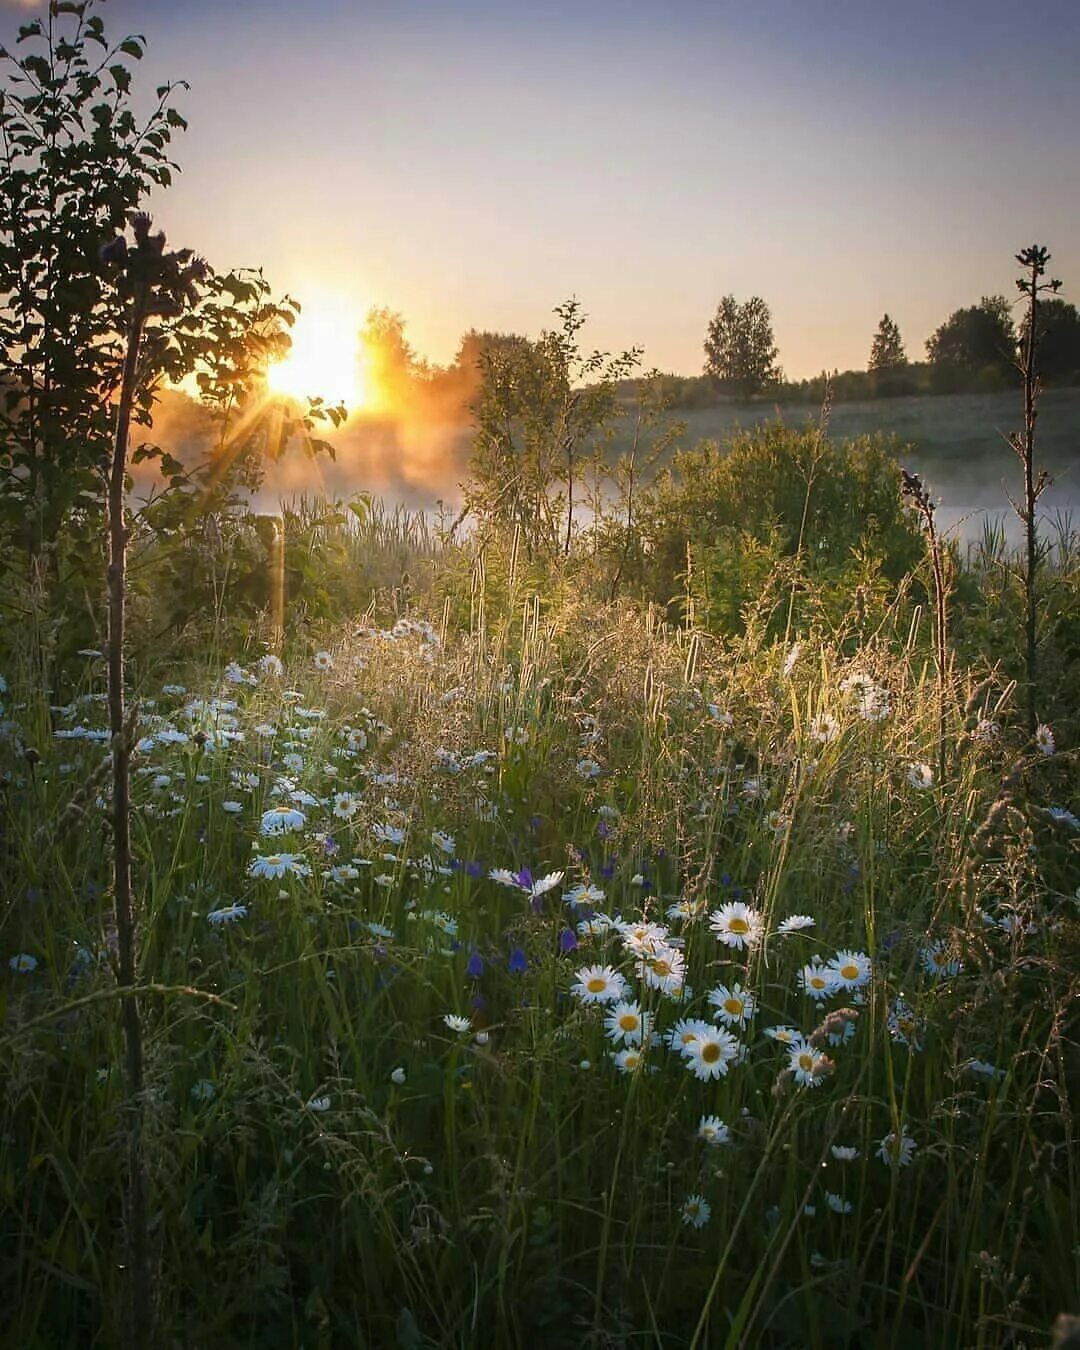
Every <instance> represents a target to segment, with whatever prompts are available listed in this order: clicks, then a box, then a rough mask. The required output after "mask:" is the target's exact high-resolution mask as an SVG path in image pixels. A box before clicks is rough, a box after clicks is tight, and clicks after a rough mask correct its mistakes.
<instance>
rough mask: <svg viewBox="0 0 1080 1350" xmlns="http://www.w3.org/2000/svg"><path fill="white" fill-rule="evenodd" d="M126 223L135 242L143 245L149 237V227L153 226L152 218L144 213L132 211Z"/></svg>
mask: <svg viewBox="0 0 1080 1350" xmlns="http://www.w3.org/2000/svg"><path fill="white" fill-rule="evenodd" d="M128 223H129V224H130V225H131V232H132V234H134V236H135V242H136V243H137V244H144V243H145V242H146V240H147V239H148V238H149V237H150V226H151V225H152V224H153V219H152V217H151V216H150V215H149V214H148V213H147V212H146V211H133V212H132V213H131V215H130V216H129V217H128Z"/></svg>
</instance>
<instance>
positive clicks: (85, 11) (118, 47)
mask: <svg viewBox="0 0 1080 1350" xmlns="http://www.w3.org/2000/svg"><path fill="white" fill-rule="evenodd" d="M93 9H94V4H93V0H89V3H85V4H67V5H56V4H53V5H50V7H49V9H48V13H47V15H46V17H45V18H43V19H34V20H32V21H31V22H30V23H28V24H25V25H23V26H22V27H21V28H20V30H19V44H20V46H22V45H23V44H25V46H26V48H27V51H26V54H24V55H22V54H12V53H8V52H6V51H5V52H4V53H3V54H2V59H3V63H4V69H5V76H4V81H5V82H4V87H3V89H2V90H0V155H2V160H0V362H2V372H3V376H2V384H3V393H2V402H3V406H2V411H0V444H2V450H3V457H2V459H0V512H2V523H3V524H4V526H5V527H6V528H7V529H9V530H11V531H12V532H13V533H14V536H15V538H16V539H17V540H18V543H19V546H20V547H22V548H24V549H26V550H28V551H29V552H31V553H33V554H35V555H40V554H41V553H42V551H43V550H44V549H46V548H47V547H51V546H53V545H55V543H56V541H57V539H58V535H59V533H60V530H61V528H62V527H63V526H65V525H68V524H70V525H71V526H72V528H74V529H78V528H79V524H80V522H82V528H83V534H84V537H85V536H88V535H89V534H91V533H92V531H93V530H94V529H96V519H97V515H98V513H99V512H100V508H101V503H102V482H103V473H104V470H105V467H106V465H107V463H108V459H109V449H110V443H111V442H110V436H111V423H112V412H111V409H110V400H111V398H112V397H113V395H114V394H115V392H116V390H117V388H118V386H119V381H120V366H121V360H122V342H121V334H122V333H123V318H122V312H121V308H120V306H119V304H118V301H117V299H116V297H115V296H114V295H113V293H112V292H111V289H110V288H109V287H108V286H107V285H106V284H105V282H104V280H103V276H102V268H101V265H100V263H99V260H98V250H99V248H100V246H101V245H102V243H103V242H104V241H105V240H106V239H108V238H110V237H111V236H112V235H113V234H115V233H116V231H117V230H119V229H122V228H123V227H124V225H125V224H126V220H127V215H128V213H129V211H131V210H132V209H134V208H135V207H137V206H138V204H139V203H140V201H141V200H142V199H143V197H144V196H146V194H147V193H149V192H150V191H151V189H153V188H160V187H165V186H167V185H168V183H169V182H170V180H171V176H172V172H173V170H174V168H175V165H174V164H173V163H172V161H171V160H170V159H169V157H168V149H169V143H170V141H171V139H172V136H173V133H174V131H176V130H178V129H182V128H183V127H184V126H185V122H184V119H183V118H182V117H181V116H180V114H179V113H178V112H177V111H176V110H175V109H174V108H173V107H172V106H171V98H172V94H173V90H174V86H173V85H168V84H166V85H162V86H161V87H160V88H159V89H158V90H157V93H156V96H155V99H154V101H153V103H152V104H151V107H150V111H149V113H148V114H147V115H146V116H145V117H143V118H141V119H140V118H139V117H137V116H136V113H135V111H134V100H133V93H132V70H133V65H134V63H135V62H137V61H139V60H140V59H141V58H142V55H143V50H144V45H145V44H144V40H143V39H142V38H140V37H125V38H124V39H123V40H122V41H120V42H118V43H111V42H110V41H109V40H108V39H107V38H106V36H105V31H104V25H103V23H102V20H101V19H100V17H99V16H98V15H97V14H95V13H93ZM149 399H150V392H149V390H148V389H147V388H146V387H145V386H144V387H143V388H141V389H140V391H139V396H138V408H137V411H138V414H139V415H140V416H141V417H142V418H143V419H145V418H146V416H147V415H148V411H149ZM88 512H89V514H88Z"/></svg>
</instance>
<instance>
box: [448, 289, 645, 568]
mask: <svg viewBox="0 0 1080 1350" xmlns="http://www.w3.org/2000/svg"><path fill="white" fill-rule="evenodd" d="M555 314H556V315H557V316H558V318H559V319H560V320H561V323H560V326H559V327H558V328H555V329H551V330H546V331H544V332H542V333H541V334H540V336H539V338H537V339H536V340H535V341H532V340H530V339H528V338H518V337H509V338H506V339H500V340H498V341H495V342H487V343H483V344H481V347H480V353H479V360H480V375H481V385H480V392H479V395H478V397H477V400H476V402H475V404H474V405H473V407H472V414H473V418H474V420H475V423H476V434H475V436H474V439H473V453H472V458H471V460H470V463H469V469H470V481H469V483H468V484H467V485H466V488H465V512H466V513H470V514H472V515H474V516H476V518H477V519H478V520H479V521H480V522H481V524H482V525H484V526H487V527H488V528H494V529H498V528H500V527H509V528H511V529H516V530H517V531H518V532H519V534H520V538H521V540H522V542H523V544H524V546H525V550H526V553H527V554H528V556H529V557H530V558H531V557H533V556H534V555H536V554H538V553H539V554H541V555H544V554H546V555H549V556H554V555H556V554H557V553H558V552H559V551H563V552H569V549H570V543H571V539H572V536H573V525H574V509H575V498H574V494H575V490H576V488H577V486H578V484H579V483H580V475H581V461H582V458H583V457H584V456H585V455H586V454H587V453H588V452H589V451H590V450H593V451H595V449H596V447H597V444H598V442H599V441H600V440H602V438H603V437H604V436H605V435H606V434H608V432H609V431H610V428H611V425H612V422H613V421H614V419H615V417H616V416H617V415H618V407H617V403H616V395H617V392H618V383H619V381H620V380H622V379H625V378H626V377H627V376H628V375H629V374H630V373H631V371H633V370H634V368H635V367H636V366H637V365H638V364H639V362H640V359H641V353H640V351H639V350H637V349H636V348H632V349H630V350H629V351H625V352H622V353H621V354H620V355H619V356H614V357H613V356H610V355H608V353H606V352H599V351H594V352H583V351H582V350H581V347H580V345H579V338H578V334H579V333H580V331H581V329H582V327H583V326H584V324H585V319H586V316H585V314H584V312H583V311H582V308H581V305H580V303H579V302H578V301H577V300H568V301H566V303H565V304H562V305H559V306H558V307H557V308H556V309H555ZM564 521H565V524H564V523H563V522H564Z"/></svg>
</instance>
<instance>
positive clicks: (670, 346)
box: [0, 0, 1080, 378]
mask: <svg viewBox="0 0 1080 1350" xmlns="http://www.w3.org/2000/svg"><path fill="white" fill-rule="evenodd" d="M28 7H29V8H32V7H33V0H0V39H2V40H5V41H8V40H10V37H11V36H12V35H13V33H14V29H15V26H16V23H17V22H18V21H20V20H24V19H25V16H26V14H27V12H28ZM100 13H101V14H102V17H103V18H104V20H105V24H106V29H107V32H108V33H109V35H110V36H114V37H117V38H118V37H120V36H121V35H122V31H121V30H123V33H127V32H137V33H142V34H144V35H145V36H146V38H147V40H148V51H147V56H146V59H145V61H144V62H143V63H142V71H141V74H140V75H139V76H138V80H139V82H140V86H141V87H142V88H143V89H145V90H152V89H153V87H154V86H155V85H157V84H158V83H161V82H163V81H164V80H167V79H183V80H186V81H188V83H189V85H190V89H189V90H187V91H184V90H179V91H178V92H177V97H176V106H177V107H178V108H179V110H180V111H181V112H182V113H183V114H184V115H185V116H186V117H187V118H188V120H189V122H190V129H189V131H188V132H187V133H185V134H183V135H181V136H180V137H179V138H178V139H177V140H176V141H175V142H174V145H173V150H174V157H175V158H176V159H177V160H178V162H179V163H180V166H181V168H182V170H183V172H182V174H181V175H180V177H179V178H178V179H177V182H176V184H175V186H174V187H173V188H172V189H171V190H170V191H169V192H168V193H166V194H164V195H163V196H162V197H161V198H160V199H159V200H158V201H156V202H155V204H154V205H155V212H156V216H157V219H158V222H159V223H160V224H161V225H162V226H164V227H165V228H166V230H167V231H168V234H169V237H170V242H171V243H172V244H174V245H176V246H179V245H181V244H183V245H187V246H190V247H194V248H196V249H198V250H199V251H200V252H202V253H204V254H205V255H206V257H207V258H208V259H209V260H210V262H211V263H212V264H213V265H214V266H215V267H217V268H218V269H219V270H223V269H227V268H229V267H233V266H250V265H254V266H261V267H263V268H264V269H265V271H266V274H267V276H268V278H269V279H270V281H271V283H272V285H273V286H274V288H275V289H276V290H278V291H288V292H290V293H291V294H293V295H295V296H296V297H297V298H298V299H300V301H301V302H302V303H304V304H305V305H306V306H307V307H309V308H310V309H311V310H313V311H314V310H316V309H319V308H326V307H331V308H334V309H336V310H338V311H344V312H347V313H350V314H353V313H354V314H355V316H356V323H357V326H359V324H360V322H361V321H362V319H363V316H364V314H365V312H366V310H367V308H368V307H369V306H370V305H373V304H379V305H387V306H389V307H390V308H391V309H394V310H397V311H399V312H400V313H402V314H403V315H404V316H405V319H406V321H407V324H408V335H409V338H410V340H411V342H412V344H413V346H414V347H415V348H416V349H417V350H418V351H419V352H420V353H422V354H423V355H425V356H427V357H428V358H430V359H431V360H433V361H436V362H439V363H447V362H449V361H450V360H451V359H452V358H453V355H454V352H455V350H456V348H457V345H458V341H459V338H460V336H461V334H462V332H464V331H465V330H466V329H468V328H473V327H475V328H479V329H490V330H499V331H516V332H525V333H530V334H535V333H536V332H538V331H539V330H540V329H541V328H543V327H545V326H550V325H551V324H552V323H553V319H552V313H551V311H552V309H553V307H554V306H555V305H557V304H559V303H560V302H561V301H563V300H565V299H567V298H568V297H570V296H572V295H573V296H577V297H578V298H579V299H580V300H581V301H582V303H583V305H584V308H585V310H586V312H587V313H588V314H589V316H590V322H589V325H588V328H587V329H586V332H585V340H586V342H587V344H588V345H589V346H590V347H599V348H602V349H605V350H612V351H616V350H621V349H624V348H627V347H630V346H642V347H644V348H645V360H646V364H647V365H648V366H656V367H659V368H660V369H664V370H674V371H677V372H679V373H682V374H688V375H690V374H697V373H699V372H700V370H701V366H702V361H703V354H702V342H703V338H704V334H705V329H706V326H707V324H708V321H709V319H710V318H711V317H712V315H713V313H714V312H715V309H716V305H717V303H718V301H719V300H720V298H721V296H723V295H725V294H727V293H729V292H730V293H734V294H735V295H736V297H737V298H739V299H740V300H741V299H746V298H748V297H749V296H751V295H755V294H757V295H761V296H763V297H764V298H765V299H766V301H767V302H768V304H769V306H770V308H771V311H772V315H773V322H774V329H775V333H776V340H777V344H778V346H779V348H780V363H781V365H782V366H783V368H784V371H785V373H786V374H787V375H788V376H789V377H791V378H802V377H806V376H810V375H814V374H816V373H818V372H819V371H820V370H822V369H823V368H828V369H832V368H834V367H836V368H839V369H847V368H862V367H864V366H865V364H866V359H867V355H868V353H869V348H870V342H871V338H872V336H873V332H874V330H875V328H876V326H877V323H878V320H879V319H880V317H881V315H882V313H883V312H885V311H887V312H888V313H889V314H890V315H892V317H893V318H894V319H895V320H896V321H897V322H898V323H899V325H900V329H901V332H902V334H903V337H904V340H905V342H906V345H907V349H908V353H909V355H910V356H911V357H912V358H913V359H919V358H921V357H922V356H923V352H924V345H923V344H924V343H925V340H926V338H927V337H928V336H929V335H930V333H931V332H932V331H933V330H934V329H935V328H936V327H937V326H938V325H939V324H940V323H941V322H942V321H943V320H944V319H945V318H946V317H947V316H948V315H949V313H951V312H952V311H953V310H954V309H956V308H959V307H960V306H963V305H968V304H974V303H976V302H977V301H978V299H979V298H980V296H982V295H984V294H992V293H1004V294H1008V295H1009V296H1010V298H1012V297H1013V296H1014V295H1015V287H1014V277H1015V275H1016V274H1017V270H1018V269H1017V267H1016V265H1015V263H1014V261H1013V255H1014V254H1015V253H1016V252H1017V251H1018V250H1019V249H1020V248H1021V247H1023V246H1024V245H1026V244H1030V243H1034V242H1040V243H1045V244H1047V245H1048V246H1049V247H1050V249H1051V252H1052V254H1053V264H1052V269H1051V270H1052V272H1053V274H1054V275H1055V276H1060V277H1061V278H1062V279H1063V281H1064V282H1065V292H1064V293H1065V295H1066V297H1067V298H1070V299H1073V300H1074V301H1076V300H1078V299H1080V134H1078V129H1080V79H1077V77H1076V71H1077V69H1078V68H1080V3H1077V0H1029V3H1027V4H1026V5H1025V6H1024V7H1023V9H1022V10H1021V8H1020V7H1018V6H1017V5H1016V4H1015V0H979V2H978V3H975V2H974V0H934V2H933V3H929V2H928V0H904V3H902V4H898V3H895V2H894V0H888V2H887V3H886V2H883V0H861V3H850V2H849V0H832V2H831V3H828V2H826V0H775V2H774V0H755V3H748V2H747V0H735V2H734V3H727V0H711V3H706V0H661V3H655V2H654V0H644V2H642V0H619V2H618V3H615V2H614V0H576V2H575V3H568V2H565V0H547V2H546V3H528V4H526V3H517V2H516V0H500V2H499V3H494V2H489V0H385V2H379V3H376V2H368V0H351V2H349V0H305V2H304V3H297V2H296V0H232V2H231V3H222V0H109V3H106V4H103V5H101V6H100Z"/></svg>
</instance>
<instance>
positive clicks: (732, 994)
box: [708, 983, 756, 1027]
mask: <svg viewBox="0 0 1080 1350" xmlns="http://www.w3.org/2000/svg"><path fill="white" fill-rule="evenodd" d="M708 1000H709V1002H710V1003H711V1004H712V1006H713V1007H714V1008H715V1009H716V1018H717V1020H718V1021H721V1022H723V1023H724V1025H725V1026H728V1027H744V1026H746V1024H747V1022H749V1021H750V1019H751V1017H753V1015H754V1009H755V1006H756V1005H755V1002H754V996H753V994H751V993H748V992H747V990H745V989H744V988H743V987H742V985H741V984H738V983H736V984H734V985H732V987H731V988H730V989H729V988H728V987H727V985H726V984H718V985H717V986H716V988H715V989H710V990H709V993H708Z"/></svg>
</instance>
